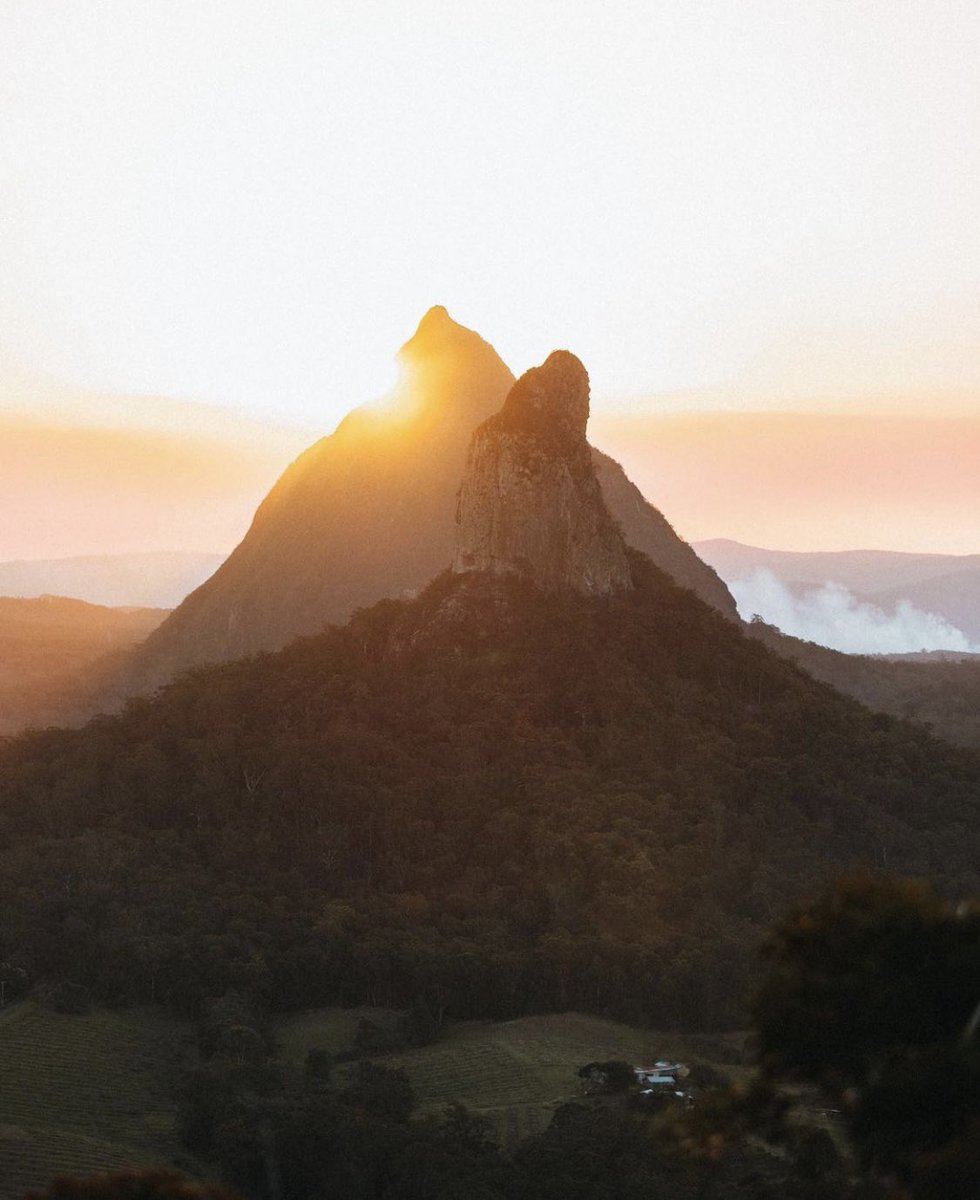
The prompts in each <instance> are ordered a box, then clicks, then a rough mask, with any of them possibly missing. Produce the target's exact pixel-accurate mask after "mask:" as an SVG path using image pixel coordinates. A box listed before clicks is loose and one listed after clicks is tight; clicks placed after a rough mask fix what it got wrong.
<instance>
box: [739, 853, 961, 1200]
mask: <svg viewBox="0 0 980 1200" xmlns="http://www.w3.org/2000/svg"><path fill="white" fill-rule="evenodd" d="M766 957H767V960H768V971H767V974H766V978H765V982H764V985H763V987H762V988H761V990H760V992H759V995H758V998H757V1000H756V1002H755V1021H756V1026H757V1029H758V1037H759V1052H760V1056H761V1063H762V1068H763V1072H764V1079H766V1080H767V1081H769V1083H770V1084H779V1083H783V1082H787V1081H788V1082H795V1083H806V1084H810V1085H815V1086H817V1087H819V1088H820V1089H821V1090H822V1091H823V1092H824V1094H825V1095H827V1096H828V1098H829V1099H830V1101H831V1102H832V1103H834V1104H837V1105H839V1106H840V1107H841V1110H842V1112H843V1117H844V1120H845V1122H846V1126H847V1130H848V1133H849V1135H850V1137H851V1139H852V1141H853V1143H854V1145H855V1147H856V1149H857V1151H858V1154H859V1158H860V1161H861V1162H862V1164H863V1165H864V1167H865V1168H866V1169H867V1170H868V1171H869V1173H870V1174H871V1175H873V1176H875V1177H878V1178H881V1179H886V1180H887V1179H888V1178H889V1177H892V1178H893V1179H895V1180H897V1181H899V1182H900V1183H901V1184H903V1185H904V1186H906V1187H908V1188H909V1189H910V1191H911V1195H912V1196H913V1197H915V1198H916V1200H975V1197H976V1196H977V1195H978V1194H980V1030H978V1026H980V906H978V905H960V906H957V907H954V906H952V905H950V904H947V903H944V902H943V901H942V900H940V899H939V898H938V897H937V896H936V895H935V893H933V892H932V891H930V890H929V889H928V888H925V887H923V886H922V885H921V884H918V883H913V882H909V881H902V880H894V879H883V878H874V877H871V876H853V877H850V878H846V879H844V880H842V881H841V882H840V883H839V884H838V885H837V886H836V887H834V888H833V889H831V890H830V891H828V892H827V893H825V894H824V895H822V896H821V897H819V898H818V899H817V900H815V901H814V902H812V903H808V904H804V905H801V906H799V907H798V908H796V909H795V911H793V912H792V913H791V914H790V916H789V917H788V918H786V919H785V920H783V921H781V922H780V923H779V924H778V925H777V926H776V927H775V929H774V930H773V932H772V934H771V936H770V938H769V941H768V944H767V947H766Z"/></svg>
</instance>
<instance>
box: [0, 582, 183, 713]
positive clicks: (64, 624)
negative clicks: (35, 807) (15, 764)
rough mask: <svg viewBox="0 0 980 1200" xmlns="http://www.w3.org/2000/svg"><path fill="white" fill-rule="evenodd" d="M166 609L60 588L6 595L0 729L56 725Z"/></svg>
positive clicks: (0, 612) (1, 611)
mask: <svg viewBox="0 0 980 1200" xmlns="http://www.w3.org/2000/svg"><path fill="white" fill-rule="evenodd" d="M165 616H166V612H165V611H163V610H161V609H146V608H123V609H119V608H105V607H102V606H99V605H94V604H86V603H85V602H83V601H81V600H68V599H65V598H64V597H62V596H40V597H37V598H35V599H20V598H13V599H12V598H9V597H0V664H2V671H0V735H7V734H12V733H17V732H18V731H19V730H21V729H24V728H25V727H27V726H28V725H37V726H43V725H50V724H52V723H54V721H55V720H57V719H58V718H59V717H60V716H61V715H62V714H63V712H64V711H65V709H66V708H70V707H71V706H72V705H76V704H79V703H81V702H82V701H84V700H86V699H87V698H88V697H89V696H90V694H91V691H92V690H93V689H94V688H95V687H96V686H97V682H98V681H99V680H100V679H101V678H102V676H103V674H104V673H106V672H108V671H109V670H110V669H112V668H113V667H114V666H115V665H116V663H117V661H118V657H119V655H120V654H121V653H122V652H123V651H125V650H128V649H130V648H131V647H133V646H135V645H137V644H138V643H139V642H141V641H142V640H143V639H144V638H145V637H146V636H147V634H148V633H150V632H151V631H152V630H153V629H155V628H156V627H157V626H158V625H159V624H160V622H161V621H162V620H163V618H164V617H165Z"/></svg>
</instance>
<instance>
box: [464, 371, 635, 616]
mask: <svg viewBox="0 0 980 1200" xmlns="http://www.w3.org/2000/svg"><path fill="white" fill-rule="evenodd" d="M588 417H589V377H588V374H587V373H586V370H585V368H584V367H583V366H582V364H581V362H579V360H578V359H577V358H576V357H575V355H574V354H570V353H569V352H568V351H567V350H556V351H555V352H554V353H553V354H551V355H549V357H548V358H547V360H546V361H545V362H544V363H543V364H542V365H541V366H540V367H534V368H532V369H531V370H530V371H527V372H526V373H525V374H524V375H522V376H521V378H520V379H518V381H517V382H516V383H515V384H514V386H513V387H512V388H511V390H510V392H509V394H508V396H507V399H506V400H505V401H504V406H503V408H502V409H501V411H500V412H499V413H497V415H496V416H493V417H491V418H490V419H489V420H488V421H484V423H483V424H482V425H481V426H480V427H479V428H478V429H477V430H476V432H475V433H474V435H473V440H472V442H471V443H470V451H469V456H468V458H467V464H466V471H465V473H464V475H463V482H462V486H461V487H460V491H459V501H458V505H457V512H456V554H455V558H454V561H453V569H454V571H456V572H458V573H459V572H465V571H492V572H494V573H496V574H511V573H513V574H519V575H523V576H526V577H528V578H530V579H532V580H533V581H534V582H535V583H536V584H538V585H539V586H540V587H543V588H545V589H546V590H549V591H554V590H559V589H562V588H574V589H575V590H576V591H580V592H587V593H592V594H602V593H608V592H614V591H621V590H623V589H625V588H628V587H630V586H632V584H631V579H630V569H629V563H628V561H627V557H626V550H625V546H624V544H623V539H622V536H621V535H620V532H619V530H618V528H617V526H616V524H615V523H614V521H613V519H612V518H611V517H610V515H609V512H608V510H607V509H606V506H605V503H604V501H603V499H602V493H601V491H600V488H599V483H598V481H597V480H596V476H595V471H594V469H593V465H592V453H591V449H590V447H589V444H588V442H587V441H586V438H585V427H586V423H587V421H588Z"/></svg>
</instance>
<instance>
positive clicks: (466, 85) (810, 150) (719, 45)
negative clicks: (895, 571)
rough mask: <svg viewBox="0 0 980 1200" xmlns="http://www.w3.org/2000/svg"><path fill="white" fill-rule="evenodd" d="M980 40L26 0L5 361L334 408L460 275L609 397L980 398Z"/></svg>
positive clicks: (524, 360) (604, 20) (534, 347)
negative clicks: (575, 361) (559, 350)
mask: <svg viewBox="0 0 980 1200" xmlns="http://www.w3.org/2000/svg"><path fill="white" fill-rule="evenodd" d="M978 62H980V5H977V3H976V2H975V0H928V2H926V0H907V2H906V0H880V2H877V3H876V2H874V0H860V2H859V3H855V2H854V0H807V2H806V3H797V2H795V0H713V2H708V3H699V2H698V0H637V2H631V0H607V2H605V3H602V4H589V3H584V2H583V3H576V2H575V0H558V2H555V3H550V2H542V0H538V2H534V0H520V2H519V3H514V2H512V0H493V2H492V3H491V2H486V3H466V2H465V0H452V2H449V0H445V2H443V0H411V2H408V0H388V2H382V0H353V2H350V3H348V2H334V3H331V2H330V0H315V2H308V3H305V2H302V0H276V3H268V2H267V0H261V2H248V0H70V2H68V0H0V176H2V188H0V368H3V367H4V366H6V367H7V368H8V370H9V369H15V370H16V371H20V372H25V371H26V372H28V373H31V372H36V373H39V374H42V375H46V376H53V377H55V378H57V379H60V380H64V381H65V382H68V383H71V384H72V385H77V386H81V387H86V388H92V389H97V390H101V391H116V392H124V393H127V394H133V393H145V394H151V395H165V396H171V397H175V398H178V399H182V400H189V401H195V402H203V403H208V404H218V405H224V406H228V407H231V408H235V409H239V410H242V411H246V412H249V413H251V414H253V415H264V416H270V417H274V418H275V419H278V420H281V421H288V422H292V423H294V424H298V425H301V426H303V427H307V428H314V429H317V430H324V431H325V430H328V429H329V428H332V426H333V425H334V424H335V423H336V421H337V420H338V419H339V417H340V416H342V415H343V413H344V412H345V411H347V410H348V409H349V408H350V407H352V406H353V405H355V404H357V403H360V402H363V401H365V400H369V399H372V398H374V397H377V396H378V395H379V394H381V393H383V392H384V391H385V390H386V389H387V387H388V386H389V384H390V382H391V380H392V373H393V364H392V353H393V351H394V349H395V348H396V347H397V346H398V345H399V344H400V342H402V341H403V340H405V338H406V337H408V336H409V335H410V333H411V332H412V328H413V327H414V324H415V323H416V321H417V320H418V318H419V317H420V316H421V314H422V313H423V312H424V311H425V310H426V309H427V308H428V307H429V306H430V305H431V304H434V303H441V304H445V305H446V306H447V307H448V308H449V310H450V312H451V313H452V314H453V315H454V317H456V319H457V320H459V321H461V322H462V323H463V324H466V325H469V326H471V327H472V328H476V329H478V330H479V331H480V332H482V333H483V334H484V336H486V337H487V338H488V339H490V340H491V341H493V343H494V344H495V345H496V346H497V348H498V350H499V351H500V353H501V354H502V355H503V357H504V358H505V359H506V361H507V362H508V363H509V364H510V365H511V367H512V368H513V369H514V370H515V371H518V372H519V371H521V370H523V369H525V368H526V367H527V366H529V365H531V364H532V363H534V362H537V361H540V360H541V359H542V358H543V357H544V356H545V355H546V354H547V352H548V351H549V350H551V349H552V348H553V347H555V346H560V345H564V346H568V347H570V348H572V349H574V350H575V351H576V353H577V354H578V355H579V356H580V357H581V358H582V359H583V361H585V363H586V364H587V366H588V367H589V370H590V373H591V375H592V381H593V394H594V397H595V403H596V404H597V405H598V406H599V407H600V408H601V407H603V406H606V407H613V406H622V405H623V404H633V403H639V402H640V401H641V398H643V397H649V396H656V395H658V394H661V393H672V394H674V397H675V401H673V402H676V396H677V395H678V394H681V396H682V398H681V400H680V401H679V403H680V405H681V407H683V406H685V405H686V404H687V403H688V401H687V400H686V399H684V398H683V397H684V396H686V395H687V394H688V393H692V392H693V393H695V397H694V399H693V400H691V402H690V403H691V406H692V407H698V406H699V405H704V404H705V403H708V404H710V403H713V402H714V401H712V400H710V399H709V400H707V401H706V400H705V399H704V398H703V396H702V397H701V398H700V399H699V398H698V394H700V393H703V392H705V390H709V391H710V393H711V395H712V396H713V397H716V398H717V397H719V396H720V397H722V401H721V403H722V404H723V406H734V407H739V406H748V407H772V406H779V405H780V404H789V405H792V406H794V407H801V406H802V407H808V406H809V407H814V406H827V405H830V406H834V405H837V406H844V407H845V408H846V407H848V406H851V407H854V406H857V407H860V406H862V405H868V404H878V405H881V404H884V405H885V406H894V407H898V408H902V407H903V406H904V407H905V408H909V407H912V408H914V407H915V406H916V405H918V404H924V403H927V404H928V405H929V406H932V405H937V406H938V407H939V408H941V409H943V410H944V411H955V412H958V413H962V412H964V411H971V410H975V406H976V404H977V397H978V396H980V354H978V353H977V346H978V341H980V337H978V332H980V235H978V232H977V230H978V221H980V139H978V120H980V70H978V68H977V64H978ZM926 397H927V398H928V399H927V400H926V399H924V398H926ZM3 399H4V397H0V400H3ZM7 402H8V403H9V398H8V399H7Z"/></svg>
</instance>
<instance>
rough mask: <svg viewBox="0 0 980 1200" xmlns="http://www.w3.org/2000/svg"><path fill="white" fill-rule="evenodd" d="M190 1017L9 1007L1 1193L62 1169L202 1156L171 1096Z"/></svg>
mask: <svg viewBox="0 0 980 1200" xmlns="http://www.w3.org/2000/svg"><path fill="white" fill-rule="evenodd" d="M194 1047H195V1041H194V1032H193V1028H192V1026H191V1025H189V1024H184V1023H181V1022H177V1021H172V1020H169V1019H167V1018H166V1017H163V1016H160V1015H158V1014H156V1013H152V1012H135V1013H129V1012H127V1013H116V1012H107V1011H95V1012H92V1013H88V1014H85V1015H84V1016H68V1015H65V1014H62V1013H56V1012H51V1011H49V1010H47V1009H42V1008H39V1007H38V1006H36V1005H35V1004H33V1003H32V1002H30V1001H26V1002H24V1003H22V1004H17V1005H14V1006H11V1008H10V1009H9V1010H8V1011H7V1012H5V1013H3V1014H0V1200H20V1197H22V1196H23V1195H24V1193H25V1191H26V1190H27V1189H29V1188H32V1187H40V1186H42V1185H44V1184H45V1183H47V1182H48V1181H49V1180H50V1179H51V1178H52V1177H53V1176H55V1175H59V1174H80V1175H84V1174H91V1173H92V1172H95V1171H103V1170H112V1169H117V1168H120V1167H125V1166H134V1165H168V1164H171V1165H176V1166H179V1167H180V1168H181V1169H183V1170H184V1171H186V1172H187V1173H189V1174H194V1173H196V1164H195V1163H194V1162H193V1161H192V1160H191V1159H190V1157H189V1156H188V1155H187V1154H186V1153H185V1152H184V1151H182V1150H181V1148H180V1146H179V1144H178V1142H177V1138H176V1134H175V1130H174V1116H175V1109H174V1104H173V1100H172V1098H171V1097H172V1094H173V1089H174V1086H175V1085H176V1083H177V1081H178V1078H179V1074H180V1070H181V1068H182V1066H183V1064H184V1063H185V1062H187V1061H189V1060H190V1058H191V1057H192V1056H193V1054H194Z"/></svg>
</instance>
